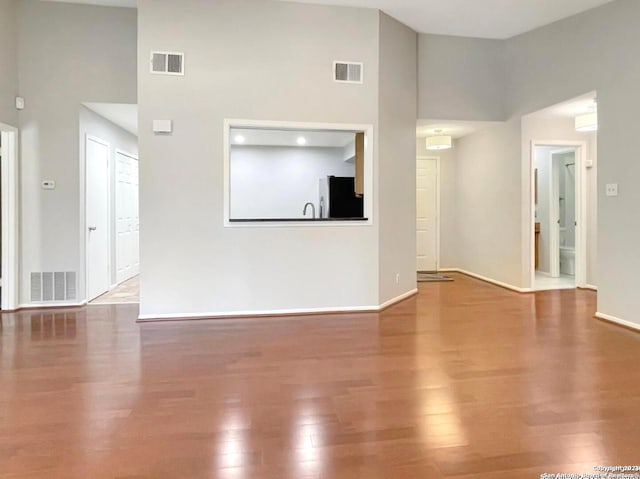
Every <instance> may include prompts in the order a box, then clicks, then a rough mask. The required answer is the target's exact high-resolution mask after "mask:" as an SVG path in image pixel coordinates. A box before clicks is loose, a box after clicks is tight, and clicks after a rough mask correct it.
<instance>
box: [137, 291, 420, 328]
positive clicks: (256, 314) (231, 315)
mask: <svg viewBox="0 0 640 479" xmlns="http://www.w3.org/2000/svg"><path fill="white" fill-rule="evenodd" d="M417 293H418V289H417V288H414V289H412V290H411V291H407V292H406V293H403V294H401V295H400V296H397V297H395V298H393V299H390V300H389V301H385V302H384V303H382V304H381V305H379V306H353V307H344V308H301V309H274V310H266V311H265V310H263V311H233V312H224V313H221V312H215V313H214V312H210V313H167V314H141V315H139V316H138V321H175V320H181V319H184V320H188V319H235V318H261V317H274V316H309V315H319V314H349V313H379V312H380V311H382V310H383V309H387V308H389V307H390V306H393V305H394V304H396V303H399V302H400V301H404V300H405V299H407V298H410V297H411V296H413V295H415V294H417Z"/></svg>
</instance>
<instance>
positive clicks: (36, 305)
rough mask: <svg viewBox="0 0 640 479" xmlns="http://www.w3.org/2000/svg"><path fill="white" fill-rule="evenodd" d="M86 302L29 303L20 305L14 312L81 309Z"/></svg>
mask: <svg viewBox="0 0 640 479" xmlns="http://www.w3.org/2000/svg"><path fill="white" fill-rule="evenodd" d="M86 305H87V302H86V301H81V302H79V303H29V304H21V305H20V306H18V307H17V308H16V309H15V311H20V310H24V309H27V310H28V309H60V308H81V307H82V306H86Z"/></svg>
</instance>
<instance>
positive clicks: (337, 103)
mask: <svg viewBox="0 0 640 479" xmlns="http://www.w3.org/2000/svg"><path fill="white" fill-rule="evenodd" d="M138 15H139V32H138V33H139V56H140V59H141V61H140V63H139V92H140V98H139V106H140V122H141V123H140V137H139V140H140V143H139V145H140V154H141V156H142V158H143V161H142V164H141V192H140V193H141V205H140V206H141V255H142V256H141V270H142V276H141V314H142V315H150V316H154V315H162V314H169V315H170V314H207V313H225V312H251V311H265V310H282V309H298V308H304V309H311V308H326V307H338V308H340V307H354V306H371V305H376V304H378V231H377V225H373V226H368V225H361V226H343V227H340V226H324V227H291V226H283V227H277V228H273V227H267V228H264V227H262V228H255V227H250V228H225V227H224V226H223V120H224V119H225V118H241V119H263V120H282V121H308V122H337V123H362V124H373V125H374V126H377V117H378V32H379V13H378V12H377V11H375V10H368V9H352V8H339V7H326V6H315V5H302V4H294V3H286V2H264V1H260V0H247V1H242V2H238V1H236V0H220V1H216V2H202V1H199V0H185V1H181V2H180V4H179V5H177V4H176V2H174V1H170V0H140V2H139V9H138ZM177 17H179V18H180V19H181V21H180V22H176V21H175V18H177ZM154 49H157V50H170V51H171V50H175V51H183V52H185V69H186V75H185V76H184V77H163V76H153V75H150V74H149V71H148V70H149V67H148V63H147V62H146V61H144V59H145V58H147V57H148V55H149V52H150V51H151V50H154ZM345 59H346V60H351V61H362V62H364V64H365V70H364V71H365V78H364V84H363V85H344V84H339V83H335V82H333V81H332V79H331V68H332V63H333V61H334V60H345ZM153 119H171V120H173V122H174V132H173V134H171V135H169V136H154V135H153V134H152V133H151V132H150V125H151V122H152V120H153ZM412 128H415V124H414V125H412ZM376 157H377V155H376ZM145 158H146V159H149V160H148V161H145ZM151 159H152V160H151ZM374 159H377V158H374ZM374 203H375V202H374ZM374 206H376V205H375V204H374ZM376 211H377V208H376ZM374 220H377V218H375V217H374ZM274 284H277V285H278V287H277V288H271V287H269V285H274Z"/></svg>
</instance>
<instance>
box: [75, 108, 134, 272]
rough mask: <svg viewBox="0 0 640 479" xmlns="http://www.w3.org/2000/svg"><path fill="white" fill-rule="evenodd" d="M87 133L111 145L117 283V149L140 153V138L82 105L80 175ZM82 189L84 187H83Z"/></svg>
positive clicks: (113, 259)
mask: <svg viewBox="0 0 640 479" xmlns="http://www.w3.org/2000/svg"><path fill="white" fill-rule="evenodd" d="M87 135H91V136H95V137H98V138H100V139H101V140H104V141H106V142H107V143H109V146H110V150H109V153H110V157H109V165H110V172H111V178H110V182H109V183H110V185H111V284H115V283H116V259H117V256H116V253H117V251H116V228H115V214H116V150H120V151H123V152H125V153H129V154H131V155H134V156H137V155H138V138H137V137H136V136H135V135H132V134H131V133H129V132H128V131H126V130H124V129H122V128H120V127H119V126H117V125H115V124H113V123H111V122H110V121H109V120H107V119H105V118H103V117H101V116H100V115H98V114H96V113H94V112H93V111H91V110H89V109H88V108H86V107H84V106H81V107H80V139H79V149H80V176H81V177H84V165H85V161H86V160H85V158H86V157H85V153H86V151H85V142H86V138H87ZM81 189H82V188H81Z"/></svg>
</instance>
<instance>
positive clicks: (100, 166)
mask: <svg viewBox="0 0 640 479" xmlns="http://www.w3.org/2000/svg"><path fill="white" fill-rule="evenodd" d="M85 158H86V201H87V204H86V228H87V230H86V235H87V236H86V245H87V246H86V251H87V300H88V301H91V300H92V299H95V298H97V297H98V296H100V295H101V294H103V293H105V292H107V291H108V290H109V286H110V285H111V281H110V277H109V276H110V274H109V263H110V256H109V243H110V242H109V145H108V144H107V143H105V142H103V141H102V140H99V139H97V138H93V137H90V136H87V141H86V155H85Z"/></svg>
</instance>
